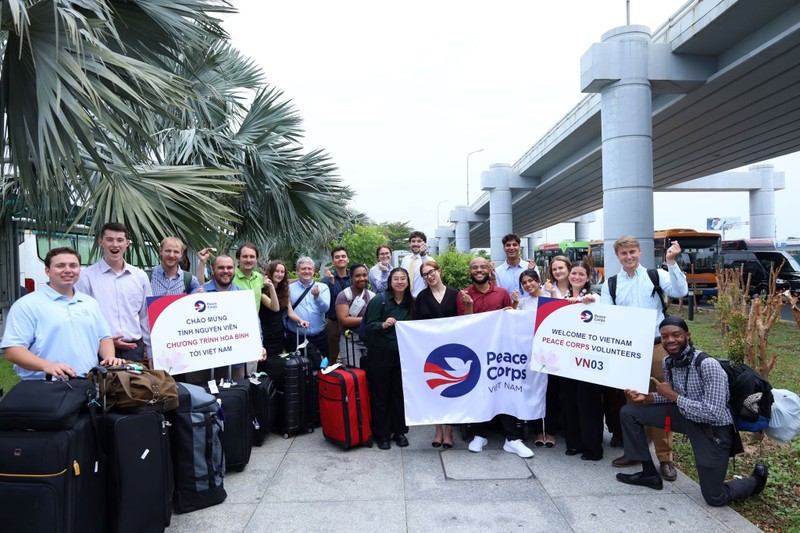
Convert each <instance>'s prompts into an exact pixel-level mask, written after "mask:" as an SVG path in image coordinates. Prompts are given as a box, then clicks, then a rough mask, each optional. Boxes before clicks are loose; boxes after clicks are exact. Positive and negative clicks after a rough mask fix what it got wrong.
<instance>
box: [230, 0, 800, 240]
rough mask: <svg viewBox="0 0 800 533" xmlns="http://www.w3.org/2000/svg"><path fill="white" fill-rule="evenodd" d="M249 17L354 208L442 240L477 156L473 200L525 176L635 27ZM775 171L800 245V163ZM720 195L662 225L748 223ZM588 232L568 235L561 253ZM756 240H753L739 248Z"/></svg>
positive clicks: (434, 0)
mask: <svg viewBox="0 0 800 533" xmlns="http://www.w3.org/2000/svg"><path fill="white" fill-rule="evenodd" d="M684 3H685V2H684V1H683V0H659V1H654V0H631V23H633V24H641V25H645V26H649V27H650V29H651V30H652V31H653V32H655V30H656V29H657V28H658V27H659V26H661V25H662V24H663V23H664V22H666V21H667V19H668V18H669V17H670V16H671V15H672V14H673V13H675V12H676V11H677V10H678V9H679V8H680V7H681V6H682V5H683V4H684ZM236 6H237V7H238V9H239V14H237V15H235V16H233V17H231V18H229V19H228V21H227V22H226V28H227V29H228V31H229V32H230V33H231V36H232V39H233V44H234V45H235V46H236V47H237V48H239V49H240V50H241V51H242V52H243V53H245V54H246V55H248V56H250V57H252V58H253V59H254V60H255V61H256V62H257V63H258V64H259V65H260V66H261V67H262V68H263V70H264V72H265V73H266V76H267V78H268V81H269V82H270V83H271V84H273V85H275V86H277V87H278V88H279V89H281V90H282V91H284V94H285V96H286V97H287V98H289V99H291V100H292V102H293V103H294V105H295V106H296V107H297V109H298V110H299V112H300V114H301V116H302V117H303V120H304V128H305V131H306V136H305V142H304V144H305V146H306V148H307V149H312V148H322V149H324V150H325V151H327V152H328V153H329V154H330V155H331V157H332V159H333V161H334V162H335V163H336V165H337V166H338V167H339V173H340V175H341V177H342V179H343V180H344V181H345V182H346V183H347V184H349V185H350V186H351V187H352V188H353V189H354V190H355V191H356V192H357V196H356V197H355V199H354V201H353V203H352V207H353V208H355V209H357V210H358V211H362V212H364V213H366V214H367V215H368V216H370V217H371V218H372V219H373V220H375V221H376V222H382V221H409V222H410V223H411V225H412V226H413V227H415V228H418V229H421V230H423V231H425V232H426V233H428V235H429V236H432V235H433V231H434V229H435V228H436V226H437V225H438V223H442V224H443V223H444V222H445V221H446V219H447V218H448V216H449V212H450V210H451V209H452V208H453V207H454V206H456V205H460V204H464V203H466V199H467V175H468V174H467V154H468V153H469V152H472V151H474V150H478V149H481V148H482V149H483V151H481V152H479V153H476V154H474V155H472V156H471V157H470V158H469V200H470V202H473V201H474V200H475V199H477V198H478V196H479V195H480V194H481V192H482V191H480V174H481V172H482V171H483V170H487V169H488V168H489V165H491V164H493V163H508V164H514V163H515V162H516V161H517V160H518V159H519V158H520V157H521V156H522V155H523V154H524V153H525V152H526V151H527V150H528V149H529V148H530V147H531V146H533V145H534V144H535V143H536V142H537V141H538V140H539V139H540V138H541V137H542V136H543V135H544V134H545V133H546V132H547V131H548V130H549V129H550V128H552V127H553V126H554V125H555V124H556V123H557V122H558V121H559V120H560V119H561V118H562V117H564V116H565V115H566V114H567V112H568V111H570V110H571V109H572V108H573V107H574V106H575V105H576V104H577V103H578V102H579V101H580V100H581V98H583V96H584V95H583V94H582V93H581V92H580V83H579V79H580V58H581V56H582V55H583V54H584V52H586V50H587V49H588V48H589V47H590V46H591V45H592V43H595V42H600V38H601V36H602V34H603V33H605V32H606V31H608V30H610V29H612V28H615V27H618V26H623V25H625V23H626V8H625V0H581V1H568V0H560V1H553V2H543V1H541V0H536V1H533V0H527V1H499V2H493V3H491V4H490V3H488V2H476V1H463V0H462V1H451V0H427V1H418V0H409V1H405V2H402V3H390V2H375V1H370V2H367V1H361V0H359V1H354V0H343V1H341V2H330V1H320V0H306V1H301V2H285V1H280V2H277V1H274V0H258V1H257V0H240V1H239V2H236ZM768 162H769V163H773V164H774V165H775V167H776V170H777V171H783V172H785V173H786V182H787V189H786V190H784V191H780V192H777V193H776V198H775V199H776V202H775V203H776V211H777V214H778V223H777V237H778V238H779V239H782V238H786V237H787V236H788V235H794V236H800V235H798V234H800V229H799V228H797V224H796V218H797V217H796V216H792V214H791V213H792V211H790V209H796V207H795V206H796V204H797V203H798V201H799V200H800V177H798V176H800V154H792V155H790V156H785V157H782V158H779V159H775V160H770V161H768ZM711 198H712V196H711V193H695V194H687V193H656V211H655V227H656V228H667V227H692V228H695V229H704V228H705V221H706V218H707V217H735V216H739V217H741V218H742V219H743V220H744V221H747V219H748V198H747V193H716V194H715V195H714V196H713V201H712V200H711ZM790 198H791V199H792V200H793V201H792V202H790ZM440 202H441V204H440ZM437 205H438V206H439V207H438V209H437ZM676 206H679V208H678V209H676ZM437 211H438V212H437ZM592 226H593V227H592V230H591V236H592V238H601V236H602V215H600V216H599V217H598V222H597V223H595V224H593V225H592ZM573 232H574V230H573V226H572V225H571V224H560V225H559V226H557V227H554V228H550V229H548V230H547V233H546V240H547V242H554V241H559V240H561V239H564V238H570V237H572V236H574V233H573ZM748 235H749V233H748V229H747V228H746V227H745V228H742V229H741V230H732V231H729V232H728V235H726V237H733V238H735V237H747V236H748Z"/></svg>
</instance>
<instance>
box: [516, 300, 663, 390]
mask: <svg viewBox="0 0 800 533" xmlns="http://www.w3.org/2000/svg"><path fill="white" fill-rule="evenodd" d="M655 321H656V312H655V310H654V309H640V308H636V307H622V306H617V305H603V304H597V303H594V304H590V305H586V304H571V303H569V302H568V301H567V300H554V299H552V298H539V308H538V310H537V315H536V337H535V339H534V342H533V350H532V353H533V359H532V361H531V369H532V370H536V371H538V372H546V373H548V374H553V375H555V376H564V377H567V378H572V379H577V380H580V381H587V382H590V383H597V384H600V385H608V386H609V387H614V388H617V389H635V390H640V391H646V390H647V389H648V387H649V385H650V366H651V362H652V360H653V323H654V322H655Z"/></svg>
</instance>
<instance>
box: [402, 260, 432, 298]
mask: <svg viewBox="0 0 800 533" xmlns="http://www.w3.org/2000/svg"><path fill="white" fill-rule="evenodd" d="M414 258H416V259H414ZM429 259H430V257H428V256H427V255H417V256H414V255H407V256H405V257H404V258H403V260H402V261H401V262H400V266H401V267H402V268H405V269H406V272H408V275H409V276H412V274H411V261H412V260H414V274H413V276H412V277H413V278H414V283H413V284H412V286H411V296H413V297H414V298H416V297H417V295H418V294H419V293H420V292H422V290H423V289H424V288H425V287H427V286H428V285H427V284H426V283H425V280H424V279H423V277H422V275H421V274H420V273H419V267H421V266H422V265H423V263H425V261H427V260H429Z"/></svg>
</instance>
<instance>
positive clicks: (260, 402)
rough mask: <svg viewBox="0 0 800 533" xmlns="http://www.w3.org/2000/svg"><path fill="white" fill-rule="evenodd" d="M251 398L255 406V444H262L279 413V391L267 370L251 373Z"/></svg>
mask: <svg viewBox="0 0 800 533" xmlns="http://www.w3.org/2000/svg"><path fill="white" fill-rule="evenodd" d="M250 400H251V402H252V404H253V405H252V406H253V444H254V445H256V446H261V445H262V444H264V439H266V438H267V435H269V432H270V431H272V425H273V424H274V423H275V418H276V416H277V414H278V391H277V390H275V384H274V383H273V382H272V378H270V377H269V376H268V375H267V374H266V373H265V372H258V373H253V374H251V375H250Z"/></svg>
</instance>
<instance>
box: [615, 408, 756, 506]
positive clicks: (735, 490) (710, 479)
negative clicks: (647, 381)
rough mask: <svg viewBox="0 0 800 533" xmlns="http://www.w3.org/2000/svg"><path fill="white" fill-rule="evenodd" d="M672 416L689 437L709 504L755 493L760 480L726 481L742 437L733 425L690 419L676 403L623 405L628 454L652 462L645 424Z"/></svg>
mask: <svg viewBox="0 0 800 533" xmlns="http://www.w3.org/2000/svg"><path fill="white" fill-rule="evenodd" d="M667 416H669V417H670V421H671V425H672V430H673V431H677V432H678V433H683V434H684V435H686V436H687V437H689V442H691V444H692V451H694V460H695V464H696V465H697V475H698V476H699V477H700V491H701V492H702V493H703V499H705V501H706V503H708V504H709V505H713V506H721V505H727V504H728V503H729V502H731V501H733V500H741V499H743V498H747V497H748V496H750V495H752V494H753V490H755V488H756V479H755V478H753V477H746V478H743V479H734V480H731V481H729V482H727V483H726V482H725V474H726V473H727V471H728V458H729V457H730V455H731V448H732V447H733V446H734V442H735V439H736V438H738V435H736V430H735V429H734V427H733V425H728V426H712V425H711V424H698V423H697V422H692V421H691V420H687V419H686V418H685V417H684V416H683V415H682V414H681V413H680V411H679V410H678V406H677V405H676V404H674V403H661V404H651V405H642V404H635V405H634V404H629V405H626V406H625V407H623V408H622V411H621V412H620V421H621V423H622V434H623V439H624V445H625V457H627V458H628V459H633V460H636V461H652V457H650V449H649V447H648V446H647V437H646V436H645V433H644V426H653V427H659V428H663V427H664V420H665V419H666V417H667Z"/></svg>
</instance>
